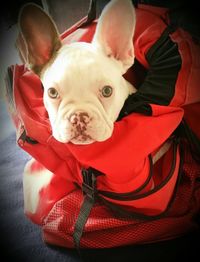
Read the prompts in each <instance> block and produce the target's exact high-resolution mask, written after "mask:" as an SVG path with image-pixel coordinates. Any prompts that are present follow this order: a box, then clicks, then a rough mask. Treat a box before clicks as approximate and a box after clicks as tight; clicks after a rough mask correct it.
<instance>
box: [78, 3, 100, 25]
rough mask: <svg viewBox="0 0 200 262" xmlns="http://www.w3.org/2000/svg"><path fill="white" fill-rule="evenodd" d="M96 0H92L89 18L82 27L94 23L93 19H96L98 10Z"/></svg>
mask: <svg viewBox="0 0 200 262" xmlns="http://www.w3.org/2000/svg"><path fill="white" fill-rule="evenodd" d="M96 2H97V0H90V5H89V10H88V15H87V20H86V21H85V22H84V23H83V24H81V26H80V27H84V26H88V25H89V24H91V23H92V21H94V20H95V19H96V16H97V10H96V4H97V3H96Z"/></svg>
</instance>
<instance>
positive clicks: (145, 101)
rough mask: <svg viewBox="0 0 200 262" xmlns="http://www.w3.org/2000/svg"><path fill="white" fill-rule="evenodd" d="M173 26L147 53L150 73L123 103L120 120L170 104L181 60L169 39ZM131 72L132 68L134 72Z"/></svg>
mask: <svg viewBox="0 0 200 262" xmlns="http://www.w3.org/2000/svg"><path fill="white" fill-rule="evenodd" d="M175 29H176V28H175V27H173V26H171V25H169V26H167V27H166V29H165V30H164V31H163V33H162V34H161V36H160V37H159V39H158V40H157V41H156V42H155V44H153V45H152V47H151V48H150V49H149V50H148V52H147V54H146V60H147V62H148V64H149V70H148V71H147V74H146V77H145V79H144V80H143V83H142V84H141V85H140V86H136V88H138V90H137V92H136V93H133V94H131V95H130V96H129V97H128V99H127V100H126V101H125V104H124V106H123V108H122V110H121V112H120V116H119V119H121V118H122V117H123V116H126V115H128V114H130V113H132V112H138V113H143V114H146V115H151V108H150V106H149V104H158V105H169V104H170V102H171V100H172V98H173V96H174V93H175V87H176V81H177V77H178V73H179V71H180V69H181V65H182V60H181V56H180V53H179V50H178V45H177V44H176V43H175V42H173V41H172V40H171V38H170V33H172V32H174V31H175ZM133 70H134V69H133Z"/></svg>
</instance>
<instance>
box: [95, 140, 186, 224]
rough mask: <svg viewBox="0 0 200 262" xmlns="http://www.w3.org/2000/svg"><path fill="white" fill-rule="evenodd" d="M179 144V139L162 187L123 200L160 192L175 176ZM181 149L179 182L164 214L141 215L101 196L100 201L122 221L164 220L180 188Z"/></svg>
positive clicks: (180, 171)
mask: <svg viewBox="0 0 200 262" xmlns="http://www.w3.org/2000/svg"><path fill="white" fill-rule="evenodd" d="M178 144H179V139H175V140H174V145H173V159H172V164H171V168H170V171H169V175H168V176H167V177H166V179H165V180H164V181H163V182H162V183H161V184H160V185H158V186H156V187H155V188H154V189H152V190H151V191H150V192H147V193H144V194H140V195H136V196H135V197H134V196H133V197H132V198H126V199H125V198H121V200H122V201H127V200H134V199H139V198H143V197H145V196H147V195H149V194H152V193H155V192H156V191H158V190H160V188H161V187H163V186H164V185H165V184H166V183H167V182H168V181H169V180H170V178H171V177H172V176H173V174H174V170H175V167H176V160H177V157H176V153H177V150H178ZM179 148H180V166H179V172H178V178H177V182H176V185H175V189H174V192H173V195H172V197H171V200H170V201H169V203H168V205H167V207H166V209H165V210H164V211H163V212H162V213H160V214H158V215H145V214H144V213H141V212H137V211H130V210H127V209H126V208H124V207H122V206H120V205H119V204H115V203H113V202H110V201H109V200H107V199H105V198H104V197H101V196H99V200H100V201H101V202H102V203H103V204H104V205H105V206H107V207H108V208H109V209H110V210H111V211H113V214H114V215H115V216H116V217H119V218H120V219H139V220H144V221H150V220H156V219H160V218H163V217H164V216H165V215H166V214H167V213H168V211H169V209H170V207H171V205H172V204H173V202H174V200H175V197H176V193H177V189H178V186H179V184H180V181H181V178H182V167H183V161H184V157H183V150H182V148H181V146H180V147H179ZM114 199H115V198H114ZM118 199H119V198H118Z"/></svg>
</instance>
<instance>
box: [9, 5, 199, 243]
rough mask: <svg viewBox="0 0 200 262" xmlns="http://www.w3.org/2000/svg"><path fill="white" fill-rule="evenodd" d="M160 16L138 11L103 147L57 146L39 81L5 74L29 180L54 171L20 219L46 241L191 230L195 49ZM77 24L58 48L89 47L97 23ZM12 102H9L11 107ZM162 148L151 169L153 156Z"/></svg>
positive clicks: (195, 209)
mask: <svg viewBox="0 0 200 262" xmlns="http://www.w3.org/2000/svg"><path fill="white" fill-rule="evenodd" d="M167 11H168V10H167V9H165V8H156V7H150V6H146V5H139V6H138V7H137V8H136V16H137V22H136V32H135V35H134V39H133V43H134V48H135V56H136V59H135V63H134V65H133V67H132V68H130V69H129V70H128V72H127V73H126V75H125V78H127V79H128V80H129V81H130V82H132V83H134V85H135V86H136V87H137V88H138V91H137V92H136V93H135V94H133V95H130V96H129V97H128V99H127V101H126V102H125V105H124V107H123V109H122V111H121V113H120V116H119V119H118V121H117V122H116V123H115V127H114V133H113V135H112V137H111V138H110V139H108V140H107V141H105V142H101V143H98V142H95V143H93V144H91V145H85V146H78V145H73V144H70V143H68V144H63V143H60V142H58V141H56V140H55V139H54V137H52V134H51V128H50V124H49V119H48V116H47V112H46V110H45V108H44V105H43V99H42V97H43V90H42V88H41V82H40V80H39V78H38V76H36V75H35V74H34V73H32V72H31V71H29V70H28V69H27V68H26V67H25V66H24V65H15V66H11V67H10V68H9V70H8V76H9V77H8V78H9V81H10V84H9V85H8V100H9V106H10V112H11V116H12V118H13V121H14V123H15V126H16V129H17V142H18V144H19V146H20V147H21V148H22V149H23V150H25V151H26V152H28V153H29V154H30V155H31V156H32V157H33V160H32V161H31V162H29V165H27V167H26V172H27V173H29V174H30V176H34V175H35V176H37V175H38V173H40V172H49V173H50V174H51V176H50V179H49V182H48V183H47V184H46V185H45V187H43V188H42V189H41V190H40V191H39V192H38V202H37V205H36V206H35V208H34V210H33V211H32V212H30V211H29V212H27V210H26V208H25V212H26V215H27V216H28V217H29V218H30V219H31V220H32V221H33V222H34V223H37V224H39V225H41V226H42V231H43V237H44V241H46V242H47V243H50V244H54V245H60V246H64V247H70V248H72V247H74V246H76V247H82V248H86V247H87V248H104V247H106V248H108V247H115V246H122V245H129V244H138V243H149V242H156V241H160V240H164V239H171V238H175V237H177V236H180V235H183V234H185V233H187V232H189V231H192V230H196V229H197V228H198V223H197V220H196V216H197V215H198V214H199V211H200V154H199V153H200V142H199V138H200V125H199V119H200V92H199V83H200V62H199V61H200V46H199V45H198V44H196V43H194V42H193V40H192V38H191V36H190V34H189V33H187V32H185V31H183V30H182V29H180V28H178V29H177V28H174V27H172V26H171V25H168V24H169V19H168V15H167ZM84 21H85V20H83V21H82V22H80V23H78V24H76V25H75V26H73V27H72V28H70V29H69V30H67V31H66V32H64V33H63V34H62V35H61V38H62V39H63V42H64V43H65V44H68V43H70V42H73V41H86V42H90V41H91V40H92V37H93V34H94V32H95V28H96V23H97V21H92V22H90V23H88V24H86V23H85V24H83V22H84ZM13 101H14V102H13ZM166 141H169V143H170V145H171V146H170V147H169V150H168V151H167V152H166V153H165V155H164V156H163V157H161V159H159V160H158V161H157V162H156V163H155V164H153V163H152V156H153V155H154V154H155V153H156V152H157V151H158V150H159V148H160V147H161V146H162V145H163V143H165V142H166Z"/></svg>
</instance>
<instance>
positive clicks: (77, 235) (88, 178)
mask: <svg viewBox="0 0 200 262" xmlns="http://www.w3.org/2000/svg"><path fill="white" fill-rule="evenodd" d="M178 144H179V139H176V138H175V139H174V147H173V160H172V164H171V168H170V172H169V175H168V176H167V177H166V179H165V181H163V182H162V183H161V184H160V185H158V186H157V187H155V188H154V189H152V190H151V191H150V192H148V193H143V194H136V195H135V193H136V192H129V193H128V194H127V195H125V194H116V193H113V195H112V192H104V191H97V187H96V182H97V176H99V175H103V174H102V173H101V172H99V171H98V170H95V169H93V168H89V169H82V176H83V183H82V190H83V194H84V199H83V202H82V205H81V208H80V212H79V215H78V218H77V220H76V223H75V226H74V234H73V239H74V245H75V247H76V249H77V250H78V251H79V252H80V241H81V237H82V235H83V231H84V227H85V224H86V222H87V219H88V217H89V215H90V212H91V210H92V207H93V206H94V204H95V202H96V200H97V198H98V200H100V201H101V202H102V203H104V204H105V206H107V207H108V208H109V209H110V210H112V211H114V214H115V216H118V217H120V218H122V219H127V218H129V219H142V220H152V219H159V218H161V217H163V216H164V215H165V214H166V212H167V211H168V209H169V208H170V206H171V204H172V202H173V199H174V198H175V192H176V190H175V191H174V195H173V197H172V198H171V201H170V202H169V204H168V206H167V208H166V209H165V211H163V212H162V214H159V215H152V216H150V215H145V214H142V213H138V212H133V211H128V210H126V209H125V208H123V207H121V206H119V205H118V204H114V203H112V202H110V201H108V200H107V199H105V198H104V196H105V197H106V198H110V199H118V200H122V201H127V200H134V199H138V198H142V197H145V196H147V195H148V194H151V193H154V192H156V191H157V190H159V189H160V188H161V187H163V186H164V185H165V184H166V183H167V182H168V181H169V179H170V178H171V177H172V175H173V174H174V169H175V167H176V159H177V158H176V153H177V150H178ZM182 159H183V158H182V157H181V162H182ZM150 162H151V167H152V160H151V158H150ZM181 170H182V164H180V167H179V178H180V174H181ZM150 174H151V175H150V177H152V170H151V171H150ZM178 181H180V179H178V180H177V184H176V188H177V185H178V184H179V183H178ZM137 193H138V192H137Z"/></svg>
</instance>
